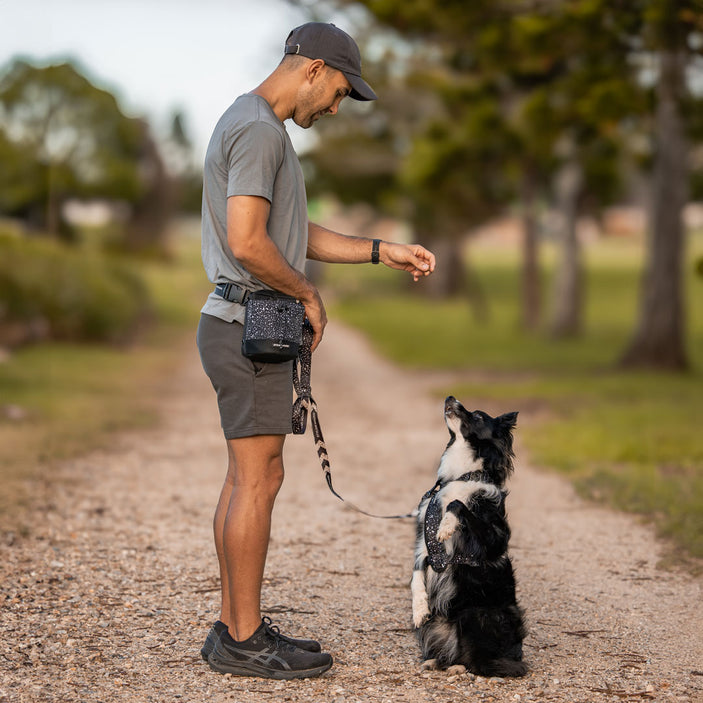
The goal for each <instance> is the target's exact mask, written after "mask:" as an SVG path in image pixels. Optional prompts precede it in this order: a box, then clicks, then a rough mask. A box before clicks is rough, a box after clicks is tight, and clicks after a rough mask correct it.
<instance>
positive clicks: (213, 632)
mask: <svg viewBox="0 0 703 703" xmlns="http://www.w3.org/2000/svg"><path fill="white" fill-rule="evenodd" d="M262 620H263V622H264V623H265V624H266V626H267V627H268V628H269V629H270V630H273V631H274V632H275V633H276V634H277V635H278V636H279V637H280V638H281V639H282V640H283V641H284V642H288V644H292V645H293V646H295V647H298V649H304V650H305V651H306V652H320V651H322V647H320V643H319V642H317V641H316V640H298V639H295V638H293V637H286V636H285V635H282V634H281V633H280V631H279V630H278V626H277V625H274V624H273V623H272V622H271V618H269V617H264V618H262ZM226 629H227V625H225V624H224V623H223V622H222V621H221V620H217V621H216V622H215V624H214V625H213V626H212V627H211V628H210V632H208V633H207V637H206V638H205V644H203V646H202V648H201V649H200V656H201V657H202V658H203V659H204V660H205V661H207V658H208V657H209V656H210V652H212V650H213V649H215V644H216V642H217V640H218V639H219V638H220V635H221V634H222V633H223V632H224V631H225V630H226Z"/></svg>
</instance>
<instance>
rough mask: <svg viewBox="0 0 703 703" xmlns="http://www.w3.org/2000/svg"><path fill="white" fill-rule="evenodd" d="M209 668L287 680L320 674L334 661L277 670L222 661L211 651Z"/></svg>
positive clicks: (235, 674)
mask: <svg viewBox="0 0 703 703" xmlns="http://www.w3.org/2000/svg"><path fill="white" fill-rule="evenodd" d="M207 662H208V664H209V665H210V668H211V669H212V670H213V671H217V672H218V673H219V674H232V676H256V677H258V678H263V679H279V680H289V679H308V678H313V677H315V676H319V675H320V674H324V673H325V671H327V670H328V669H330V668H331V667H332V664H333V663H334V662H332V661H330V662H329V664H323V665H322V666H318V667H315V668H313V669H297V670H289V671H284V670H279V669H267V668H266V667H263V666H257V665H256V664H238V663H234V662H231V661H223V660H222V659H219V658H218V657H217V655H216V654H215V652H214V651H213V652H212V653H211V654H210V656H209V657H208V660H207Z"/></svg>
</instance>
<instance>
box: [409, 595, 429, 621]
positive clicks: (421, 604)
mask: <svg viewBox="0 0 703 703" xmlns="http://www.w3.org/2000/svg"><path fill="white" fill-rule="evenodd" d="M429 617H430V608H429V605H428V603H427V598H425V599H424V601H422V600H419V599H418V600H417V601H413V625H415V627H416V628H419V627H422V626H423V625H424V624H425V623H426V622H427V619H428V618H429Z"/></svg>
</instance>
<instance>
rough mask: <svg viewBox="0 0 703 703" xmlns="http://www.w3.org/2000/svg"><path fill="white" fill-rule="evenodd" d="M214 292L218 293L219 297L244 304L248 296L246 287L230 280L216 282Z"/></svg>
mask: <svg viewBox="0 0 703 703" xmlns="http://www.w3.org/2000/svg"><path fill="white" fill-rule="evenodd" d="M215 294H216V295H219V296H220V298H224V299H225V300H229V301H230V303H239V304H240V305H244V303H246V302H247V299H248V298H249V291H248V290H246V288H242V286H240V285H237V284H236V283H232V282H230V281H228V282H227V283H218V284H217V285H216V286H215Z"/></svg>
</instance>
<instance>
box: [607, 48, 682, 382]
mask: <svg viewBox="0 0 703 703" xmlns="http://www.w3.org/2000/svg"><path fill="white" fill-rule="evenodd" d="M685 71H686V55H685V53H684V52H683V51H663V52H661V54H660V73H659V83H658V85H657V109H656V115H655V126H654V129H655V132H654V140H655V147H656V154H655V160H654V174H653V180H652V199H651V210H650V216H649V225H648V247H647V263H646V268H645V272H644V276H643V280H642V288H641V293H640V312H639V321H638V323H637V326H636V328H635V332H634V335H633V337H632V339H631V341H630V343H629V345H628V346H627V348H626V350H625V352H624V354H623V356H622V358H621V359H620V365H621V366H625V367H649V368H658V369H673V370H684V369H686V368H687V367H688V360H687V357H686V351H685V315H684V296H683V275H682V272H683V254H684V225H683V221H682V210H683V207H684V205H685V204H686V200H687V196H688V193H687V190H688V164H687V153H688V147H687V143H686V137H685V131H684V125H683V121H682V119H681V112H680V110H681V108H680V105H681V102H680V100H681V97H682V96H683V93H684V90H685Z"/></svg>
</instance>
